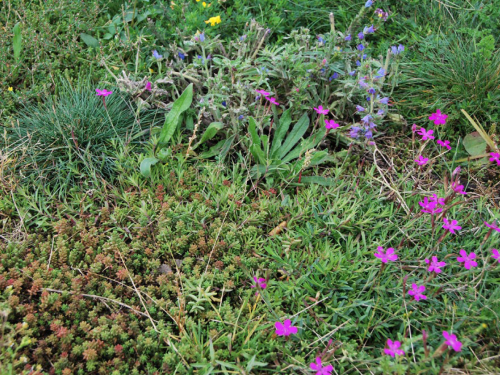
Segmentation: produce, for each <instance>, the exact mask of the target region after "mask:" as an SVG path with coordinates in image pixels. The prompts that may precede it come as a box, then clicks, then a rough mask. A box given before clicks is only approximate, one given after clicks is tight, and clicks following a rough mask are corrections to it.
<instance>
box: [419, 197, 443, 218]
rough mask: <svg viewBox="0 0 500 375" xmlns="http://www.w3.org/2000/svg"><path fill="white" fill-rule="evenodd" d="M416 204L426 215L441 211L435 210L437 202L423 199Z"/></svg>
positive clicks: (439, 209) (440, 210)
mask: <svg viewBox="0 0 500 375" xmlns="http://www.w3.org/2000/svg"><path fill="white" fill-rule="evenodd" d="M431 199H432V198H431ZM418 204H419V205H420V206H421V207H422V212H425V213H427V214H431V215H435V214H438V213H440V212H442V211H443V209H442V208H436V207H437V205H438V202H433V201H429V199H428V198H427V197H425V198H424V200H423V202H418Z"/></svg>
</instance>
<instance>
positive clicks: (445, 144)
mask: <svg viewBox="0 0 500 375" xmlns="http://www.w3.org/2000/svg"><path fill="white" fill-rule="evenodd" d="M436 143H437V144H438V145H440V146H441V147H446V148H447V149H448V151H449V150H451V146H450V141H448V140H446V141H442V140H440V139H438V140H437V141H436Z"/></svg>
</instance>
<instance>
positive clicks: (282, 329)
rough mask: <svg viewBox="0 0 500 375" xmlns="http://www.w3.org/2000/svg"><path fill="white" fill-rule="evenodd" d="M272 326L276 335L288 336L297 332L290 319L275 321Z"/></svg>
mask: <svg viewBox="0 0 500 375" xmlns="http://www.w3.org/2000/svg"><path fill="white" fill-rule="evenodd" d="M274 327H275V328H276V334H277V335H278V336H290V335H292V334H296V333H297V327H293V326H292V321H291V320H290V319H286V320H285V321H284V322H283V323H281V322H276V323H274Z"/></svg>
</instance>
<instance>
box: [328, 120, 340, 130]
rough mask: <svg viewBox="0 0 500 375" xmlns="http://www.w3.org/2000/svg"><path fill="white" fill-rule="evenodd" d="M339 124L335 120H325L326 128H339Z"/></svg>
mask: <svg viewBox="0 0 500 375" xmlns="http://www.w3.org/2000/svg"><path fill="white" fill-rule="evenodd" d="M339 126H340V125H339V124H337V123H336V122H335V121H334V120H325V128H326V129H337V128H338V127H339Z"/></svg>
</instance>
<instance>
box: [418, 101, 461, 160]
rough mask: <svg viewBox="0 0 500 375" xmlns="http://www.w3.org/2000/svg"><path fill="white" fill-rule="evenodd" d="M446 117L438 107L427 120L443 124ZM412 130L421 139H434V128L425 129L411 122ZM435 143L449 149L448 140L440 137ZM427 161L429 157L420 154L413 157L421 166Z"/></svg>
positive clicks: (435, 123)
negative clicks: (415, 157)
mask: <svg viewBox="0 0 500 375" xmlns="http://www.w3.org/2000/svg"><path fill="white" fill-rule="evenodd" d="M447 117H448V115H445V114H444V113H441V110H439V109H438V110H437V111H436V112H435V113H433V114H432V115H430V116H429V120H430V121H432V122H434V125H444V124H446V118H447ZM412 130H413V132H414V133H417V134H418V135H421V136H422V141H429V140H432V139H436V137H434V135H433V134H434V130H432V129H429V130H427V129H425V128H423V127H418V126H417V125H416V124H413V126H412ZM436 143H437V144H438V145H440V146H441V147H444V148H446V149H447V150H448V151H450V150H451V146H450V141H448V140H444V141H443V140H441V139H438V140H437V141H436ZM428 161H429V159H428V158H424V157H423V156H422V155H419V156H418V158H417V159H415V162H416V163H417V164H418V165H421V166H422V165H425V164H427V162H428Z"/></svg>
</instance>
